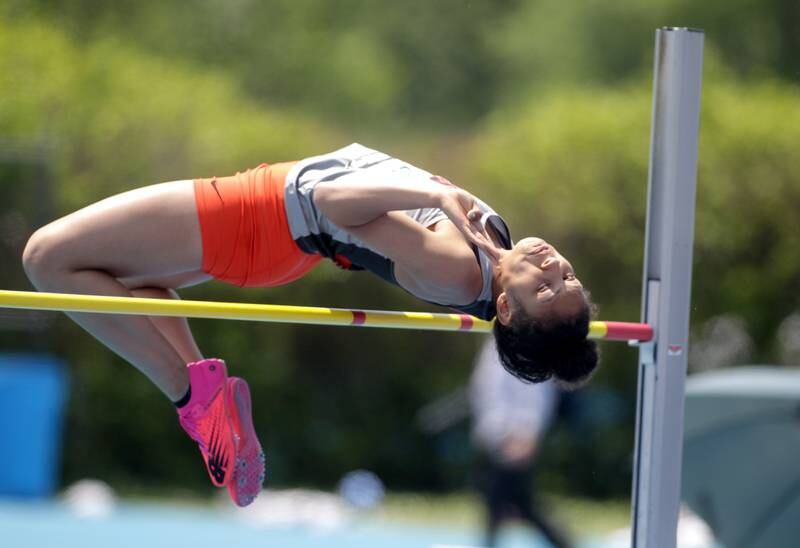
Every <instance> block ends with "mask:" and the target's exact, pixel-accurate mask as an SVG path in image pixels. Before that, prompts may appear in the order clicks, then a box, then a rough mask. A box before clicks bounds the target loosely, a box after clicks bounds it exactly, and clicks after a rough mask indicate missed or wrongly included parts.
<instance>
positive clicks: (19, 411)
mask: <svg viewBox="0 0 800 548" xmlns="http://www.w3.org/2000/svg"><path fill="white" fill-rule="evenodd" d="M67 385H68V373H67V368H66V366H65V364H64V363H63V362H61V361H60V360H58V359H57V358H55V357H53V356H48V355H46V354H0V470H2V471H3V473H2V474H0V497H2V496H14V497H23V498H44V497H49V496H51V495H52V494H53V492H54V491H55V489H56V487H57V484H58V472H59V468H60V463H61V436H62V430H63V422H64V403H65V400H66V395H67Z"/></svg>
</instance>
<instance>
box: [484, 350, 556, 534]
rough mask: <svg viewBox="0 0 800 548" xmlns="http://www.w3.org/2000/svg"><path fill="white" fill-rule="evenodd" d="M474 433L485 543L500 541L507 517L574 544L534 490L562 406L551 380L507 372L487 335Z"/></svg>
mask: <svg viewBox="0 0 800 548" xmlns="http://www.w3.org/2000/svg"><path fill="white" fill-rule="evenodd" d="M469 396H470V398H469V399H470V408H471V411H472V415H473V431H472V438H473V441H474V443H475V446H476V448H477V449H478V451H479V453H480V455H479V469H478V478H477V479H478V489H479V491H480V493H481V495H482V497H483V500H484V503H485V507H486V513H487V514H486V529H485V544H486V546H495V545H496V544H497V538H498V532H499V529H500V526H501V525H502V523H503V522H504V521H506V520H509V519H513V518H518V519H520V520H522V521H524V522H526V523H528V524H530V525H533V526H534V527H536V528H537V529H538V530H539V531H540V532H541V533H542V534H543V535H544V537H545V538H546V539H547V540H548V541H549V542H550V543H551V544H552V545H553V546H556V547H559V548H561V547H566V546H571V544H570V541H569V539H568V537H567V535H566V533H565V532H564V531H562V530H561V529H560V528H559V527H558V526H557V525H556V524H555V523H553V521H552V520H551V519H550V518H549V517H547V515H546V512H544V511H543V510H542V506H541V502H540V501H539V500H537V497H536V493H535V471H536V459H537V456H538V454H539V450H540V447H541V444H542V442H543V439H544V435H545V434H546V433H547V429H548V428H549V426H550V424H551V423H552V422H553V418H554V416H555V413H556V410H557V408H558V401H559V390H558V388H556V386H555V385H554V384H553V383H552V381H547V382H542V383H537V384H528V383H524V382H522V381H520V380H519V379H517V378H515V377H513V376H512V375H510V374H509V373H508V372H506V371H505V370H504V369H503V367H502V365H501V364H500V360H499V357H498V354H497V349H496V348H495V345H494V342H493V341H492V340H491V339H486V341H485V342H484V344H483V347H482V348H481V351H480V353H479V354H478V357H477V360H476V362H475V369H474V372H473V374H472V378H471V380H470V387H469Z"/></svg>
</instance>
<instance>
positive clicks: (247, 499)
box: [226, 377, 265, 506]
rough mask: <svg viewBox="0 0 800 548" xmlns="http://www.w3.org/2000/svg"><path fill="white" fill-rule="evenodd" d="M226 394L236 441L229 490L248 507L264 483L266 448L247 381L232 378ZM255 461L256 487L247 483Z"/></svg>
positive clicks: (235, 501) (240, 502) (237, 500)
mask: <svg viewBox="0 0 800 548" xmlns="http://www.w3.org/2000/svg"><path fill="white" fill-rule="evenodd" d="M226 396H227V398H228V402H230V404H231V405H230V406H229V407H228V410H229V418H230V422H231V423H232V424H233V432H234V439H235V441H236V462H235V465H234V468H233V474H232V477H231V480H230V483H228V493H229V494H230V496H231V499H232V500H233V502H234V503H235V504H236V505H237V506H247V505H248V504H250V503H251V502H253V501H254V500H255V498H256V497H257V496H258V493H259V492H260V491H261V486H262V484H263V483H264V475H265V474H264V470H265V466H264V451H263V450H262V448H261V444H260V443H259V441H258V436H257V435H256V431H255V428H254V426H253V413H252V400H251V398H250V388H249V387H248V386H247V382H245V381H244V379H240V378H238V377H229V378H228V381H227V393H226ZM254 457H255V459H254ZM253 460H256V462H255V466H257V467H258V485H257V487H254V486H252V485H250V486H248V485H247V483H248V471H249V470H248V469H249V467H251V466H253V464H254V463H253V462H252V461H253ZM252 475H253V474H252V473H251V474H249V476H251V477H252ZM248 487H250V489H251V491H250V492H248Z"/></svg>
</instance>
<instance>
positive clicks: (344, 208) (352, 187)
mask: <svg viewBox="0 0 800 548" xmlns="http://www.w3.org/2000/svg"><path fill="white" fill-rule="evenodd" d="M442 188H443V185H441V184H439V183H437V182H434V181H430V182H427V181H425V182H397V183H395V182H374V181H359V180H354V181H327V182H322V183H319V184H318V185H317V186H316V187H315V188H314V204H315V205H316V206H317V208H318V209H319V210H320V211H322V213H324V214H325V215H326V216H327V217H328V218H329V219H330V220H332V221H333V222H334V223H336V224H337V225H339V226H341V227H355V226H361V225H365V224H367V223H369V222H371V221H374V220H375V219H377V218H378V217H380V216H381V215H383V214H385V213H387V212H388V211H399V210H406V209H417V208H423V207H439V205H440V203H441V192H442Z"/></svg>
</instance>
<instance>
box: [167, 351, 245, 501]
mask: <svg viewBox="0 0 800 548" xmlns="http://www.w3.org/2000/svg"><path fill="white" fill-rule="evenodd" d="M188 367H189V383H190V385H191V390H192V393H191V396H190V399H189V403H187V404H186V405H184V406H183V407H181V408H180V409H178V417H179V420H180V423H181V426H182V427H183V429H184V430H185V431H186V433H187V434H189V436H190V437H191V438H192V439H193V440H194V441H196V442H197V445H198V446H199V447H200V453H201V454H202V455H203V460H204V461H205V463H206V469H207V470H208V475H209V477H210V478H211V483H213V484H214V485H216V486H217V487H222V486H224V485H228V484H229V483H230V481H231V478H232V477H233V472H234V463H235V462H236V440H235V433H234V430H233V422H232V421H231V418H230V415H231V413H230V408H232V407H233V406H232V405H230V404H229V402H228V396H227V393H228V391H227V390H225V386H226V381H227V379H228V371H227V368H226V367H225V362H224V361H222V360H218V359H215V358H211V359H207V360H201V361H199V362H193V363H190V364H189V365H188Z"/></svg>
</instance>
